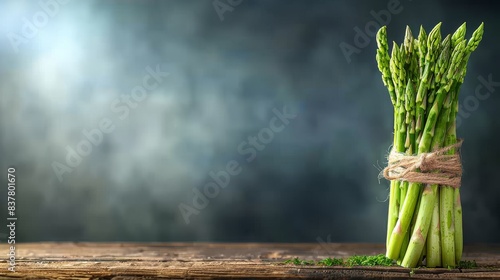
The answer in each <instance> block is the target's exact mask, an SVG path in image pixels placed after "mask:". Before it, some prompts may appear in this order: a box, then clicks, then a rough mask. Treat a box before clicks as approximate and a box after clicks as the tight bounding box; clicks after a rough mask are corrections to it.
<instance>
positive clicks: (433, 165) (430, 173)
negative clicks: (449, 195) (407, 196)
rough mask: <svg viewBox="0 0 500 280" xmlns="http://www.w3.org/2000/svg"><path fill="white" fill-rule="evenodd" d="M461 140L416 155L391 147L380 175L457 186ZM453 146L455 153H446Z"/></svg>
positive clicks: (389, 178) (460, 168)
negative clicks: (455, 149)
mask: <svg viewBox="0 0 500 280" xmlns="http://www.w3.org/2000/svg"><path fill="white" fill-rule="evenodd" d="M462 142H463V140H462V139H460V140H459V141H458V142H457V143H456V144H453V145H450V146H447V147H444V148H441V149H438V150H436V151H433V152H430V153H422V154H418V155H406V154H404V153H398V152H396V151H394V148H393V149H392V150H391V152H390V153H389V155H388V157H387V160H388V165H387V167H386V168H384V170H382V175H383V176H384V177H385V178H386V179H387V180H401V181H407V182H410V183H411V182H414V183H423V184H437V185H442V186H451V187H454V188H459V187H460V183H461V180H462V162H461V160H460V154H459V151H458V149H459V148H460V146H462ZM454 148H457V151H455V154H453V155H448V154H446V153H447V152H448V151H450V150H452V149H454Z"/></svg>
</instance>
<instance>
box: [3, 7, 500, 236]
mask: <svg viewBox="0 0 500 280" xmlns="http://www.w3.org/2000/svg"><path fill="white" fill-rule="evenodd" d="M221 1H222V2H224V3H226V1H225V0H221ZM388 3H389V1H368V0H366V1H307V0H302V1H291V0H286V1H285V0H282V1H264V0H260V1H256V0H254V1H251V0H245V1H243V2H242V3H241V4H240V5H238V6H236V7H234V9H233V10H232V11H231V12H226V13H224V14H223V17H224V19H223V20H221V18H220V17H219V16H218V14H217V12H216V11H215V9H214V7H213V5H212V1H193V0H191V1H186V0H182V1H181V0H178V1H70V2H68V3H67V4H64V5H62V4H61V5H60V10H59V11H58V13H56V14H55V15H54V16H52V17H50V19H49V21H48V23H47V24H46V25H45V26H43V28H40V30H39V31H38V34H37V35H36V36H35V37H34V38H30V39H28V40H27V42H25V43H23V44H22V45H20V46H19V49H18V52H17V53H16V52H14V49H13V47H12V45H11V43H10V41H9V39H8V36H7V34H8V33H11V34H12V33H16V34H22V27H23V24H24V22H23V17H26V18H28V19H31V18H32V16H33V15H34V14H36V13H37V12H38V11H40V9H41V8H40V6H39V4H37V1H17V0H16V1H14V0H11V1H2V2H1V3H0V34H1V35H2V36H1V37H0V89H1V91H0V94H1V98H0V102H1V104H0V125H1V126H0V133H1V138H0V140H1V146H0V162H1V165H0V167H1V170H0V174H1V175H0V179H1V182H2V183H1V185H2V187H1V188H0V194H1V197H2V199H1V202H0V207H1V208H0V209H2V210H1V213H2V216H1V217H2V218H1V220H5V216H6V213H5V212H6V211H5V210H4V209H5V208H6V201H5V199H4V198H5V196H6V169H7V167H8V166H15V167H16V168H17V176H18V193H17V203H18V204H17V207H18V210H17V214H18V218H19V221H18V228H17V238H18V240H19V241H42V240H61V241H65V240H75V241H81V240H88V241H121V240H126V241H264V242H316V240H317V239H318V237H319V238H321V239H323V240H325V241H326V240H327V236H330V238H331V239H330V240H331V241H332V242H348V241H350V242H384V240H385V231H386V211H387V202H386V201H385V199H386V197H387V195H388V182H387V181H385V180H381V181H380V183H379V181H378V179H377V175H378V172H379V169H380V168H381V167H382V166H383V165H384V162H385V159H384V156H385V155H386V153H387V151H388V148H389V145H390V144H391V139H392V105H391V104H390V101H389V96H388V94H387V91H386V89H385V87H384V86H383V84H382V82H381V79H380V74H379V72H378V70H377V67H376V63H375V49H376V44H375V41H374V39H373V37H370V42H369V44H368V45H367V46H366V47H364V48H361V50H360V51H361V52H360V53H359V54H354V55H352V56H351V57H350V58H351V62H350V63H348V61H347V60H346V58H345V57H344V55H343V54H342V52H341V50H340V48H339V44H340V43H342V42H345V43H348V44H351V45H354V36H355V31H354V28H355V27H359V28H361V29H364V27H365V26H366V24H367V23H369V22H371V21H374V18H373V17H372V15H371V14H370V11H375V12H378V11H380V10H382V9H387V4H388ZM473 3H474V2H473V1H409V0H401V1H400V6H401V7H402V11H401V12H400V13H398V14H393V15H392V16H391V20H390V22H389V24H388V34H389V40H390V41H392V40H395V41H397V42H401V41H402V40H403V35H404V29H405V26H406V25H407V24H408V25H410V27H411V28H412V30H413V31H414V33H415V34H418V28H419V26H420V24H423V26H424V27H425V28H426V29H427V30H428V31H430V29H431V28H432V27H433V26H434V25H435V24H436V23H438V22H440V21H442V22H443V26H442V33H443V34H448V33H451V32H453V31H454V30H455V29H456V28H457V27H458V26H459V25H460V24H461V23H463V22H464V21H466V22H467V24H468V32H467V37H470V34H471V33H472V30H474V29H475V28H476V27H477V26H478V25H479V24H480V23H481V22H482V21H484V22H485V34H484V39H483V41H482V42H481V44H480V46H479V48H478V49H477V51H476V52H475V53H474V54H473V55H472V57H471V59H470V63H469V69H468V73H467V78H466V80H465V84H464V86H463V87H462V90H461V100H464V99H465V98H466V97H467V96H474V89H475V88H476V86H478V85H480V81H479V80H478V77H479V76H482V77H485V78H487V77H488V75H492V79H493V80H494V81H500V72H499V70H498V67H497V63H498V61H499V55H498V50H499V49H500V41H499V40H498V38H499V35H500V34H499V30H500V21H499V20H498V13H499V12H500V10H499V9H498V7H497V6H496V5H497V4H496V2H493V1H482V2H480V3H481V4H473ZM157 64H160V65H161V67H163V68H162V69H168V71H169V73H170V76H169V77H168V78H167V79H165V81H163V82H162V83H161V85H160V86H159V87H158V88H157V89H155V90H153V91H151V92H149V94H148V96H147V98H146V99H145V100H144V101H142V102H141V103H139V104H138V106H137V108H135V109H133V110H131V112H130V115H129V116H128V118H126V119H125V120H123V121H121V120H118V119H117V118H116V115H115V114H114V113H112V112H111V111H110V108H109V105H110V103H111V102H112V101H113V100H114V99H116V98H117V97H118V96H119V95H120V94H129V93H130V90H131V89H132V88H133V87H134V86H136V85H138V84H141V82H142V77H144V75H145V74H146V72H145V69H146V67H147V66H148V65H149V66H152V67H153V68H154V67H155V66H156V65H157ZM493 89H494V90H495V92H493V93H492V94H491V95H490V96H489V97H488V98H487V99H486V100H480V101H479V102H478V104H476V105H477V106H476V107H477V108H474V110H465V113H467V114H470V115H469V116H468V117H467V118H464V119H463V120H462V125H461V126H460V128H459V130H458V134H459V136H460V137H462V138H464V139H465V142H464V146H463V152H462V155H463V163H464V168H465V173H464V176H463V187H462V201H463V211H464V235H465V242H468V243H471V242H500V239H499V235H498V232H500V204H499V203H498V199H499V196H500V187H499V183H498V182H499V181H498V177H497V176H498V170H499V167H500V160H499V156H500V148H499V145H498V143H499V142H498V137H500V133H499V132H500V121H499V118H498V115H497V114H498V108H500V97H499V94H498V91H499V90H500V87H496V88H493ZM470 98H472V97H470ZM471 100H472V99H471ZM471 104H472V103H471ZM472 105H474V104H472ZM472 105H471V106H472ZM283 106H287V108H289V109H290V110H291V111H293V112H295V113H296V114H297V117H296V118H295V119H294V120H292V121H291V122H290V124H289V125H287V126H286V127H285V129H284V130H283V131H282V132H280V133H277V134H276V135H275V137H274V138H273V141H272V142H271V143H269V144H267V145H266V147H265V149H264V150H263V151H259V152H258V154H257V157H256V159H255V160H253V161H251V162H248V163H247V162H246V161H245V158H246V156H244V155H241V154H240V153H238V151H237V147H238V145H239V144H240V143H242V142H243V141H246V140H247V138H248V137H249V136H252V135H256V134H257V133H258V132H259V131H260V130H261V129H263V128H265V127H267V126H268V123H269V121H270V120H271V118H272V117H273V113H272V110H273V108H277V109H278V110H282V109H283ZM471 106H469V107H468V108H469V109H470V108H472V107H471ZM462 111H464V110H462ZM105 117H110V118H112V119H113V121H114V124H115V125H116V128H115V130H114V131H113V132H112V133H110V134H106V135H105V136H104V140H103V142H102V143H101V144H99V145H98V146H94V147H93V150H92V153H91V154H90V155H89V156H87V157H85V158H84V159H83V161H82V163H81V164H80V165H78V166H77V167H76V168H74V169H73V172H71V173H66V174H64V175H63V181H62V182H60V181H59V180H58V179H57V177H56V175H55V173H54V171H53V169H52V166H51V164H52V163H53V162H54V161H58V162H61V163H64V157H65V155H66V151H65V147H66V146H68V145H69V146H71V147H75V145H76V144H77V143H78V142H79V141H80V140H82V139H83V136H82V130H83V129H92V128H96V127H97V126H98V123H99V121H100V120H101V119H102V118H105ZM230 160H236V161H238V162H239V163H240V164H241V166H242V172H241V174H239V175H237V176H234V177H232V178H231V182H230V185H229V186H227V187H226V188H225V189H222V191H221V192H220V194H219V195H218V196H217V197H216V198H213V199H210V203H209V205H208V207H206V208H205V209H203V210H201V211H200V213H199V214H198V215H192V216H191V217H190V218H191V219H190V223H189V224H188V225H187V224H186V223H185V222H184V220H183V218H182V215H181V214H180V212H179V209H178V207H179V204H180V203H186V204H187V203H189V204H191V200H192V197H193V192H192V189H193V188H197V189H201V188H203V186H204V185H205V184H206V183H207V182H210V181H211V178H210V177H209V175H208V174H209V172H210V171H212V170H213V171H218V170H221V169H222V168H224V166H225V165H226V163H227V162H228V161H230ZM0 233H1V231H0ZM0 239H4V238H1V236H0ZM2 242H3V241H2Z"/></svg>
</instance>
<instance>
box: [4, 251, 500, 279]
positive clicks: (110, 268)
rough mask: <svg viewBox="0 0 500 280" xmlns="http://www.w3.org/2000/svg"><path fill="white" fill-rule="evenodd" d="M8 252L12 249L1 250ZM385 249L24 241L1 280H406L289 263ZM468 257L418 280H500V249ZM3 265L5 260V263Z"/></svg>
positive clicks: (394, 274) (380, 272)
mask: <svg viewBox="0 0 500 280" xmlns="http://www.w3.org/2000/svg"><path fill="white" fill-rule="evenodd" d="M0 250H1V251H2V252H6V251H7V246H5V245H2V246H0ZM383 252H384V245H379V244H334V243H327V244H322V245H320V244H318V243H317V244H276V243H269V244H265V243H23V244H18V245H17V246H16V264H17V266H16V270H17V271H16V272H10V271H8V270H7V267H6V266H4V269H3V270H2V271H0V278H2V279H13V278H17V279H19V278H23V279H28V278H31V279H138V278H139V279H151V278H153V279H198V278H203V279H216V278H217V279H219V278H253V279H259V278H261V279H286V278H289V279H292V278H293V279H301V278H302V279H352V278H367V279H368V278H370V279H373V278H375V279H398V278H399V279H400V278H407V277H409V276H410V271H411V270H410V269H405V268H401V267H324V266H295V265H284V264H283V261H284V260H286V259H291V258H294V257H299V258H301V259H314V260H319V259H322V258H325V257H343V258H345V257H348V256H351V255H374V254H380V253H383ZM464 259H468V260H476V261H477V263H478V265H479V266H480V267H479V268H477V269H466V270H459V269H442V268H440V269H425V268H421V269H415V270H413V274H412V278H417V279H428V278H443V279H456V278H469V279H473V278H483V279H485V278H487V279H494V278H496V279H500V245H472V246H466V248H465V255H464ZM4 263H5V262H4Z"/></svg>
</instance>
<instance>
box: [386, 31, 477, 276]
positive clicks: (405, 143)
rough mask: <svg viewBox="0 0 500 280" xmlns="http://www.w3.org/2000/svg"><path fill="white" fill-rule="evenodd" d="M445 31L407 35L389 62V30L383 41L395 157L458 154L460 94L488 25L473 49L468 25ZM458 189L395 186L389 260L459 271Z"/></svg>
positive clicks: (391, 200) (415, 184)
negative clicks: (471, 61)
mask: <svg viewBox="0 0 500 280" xmlns="http://www.w3.org/2000/svg"><path fill="white" fill-rule="evenodd" d="M440 27H441V23H439V24H437V25H436V26H435V27H434V28H433V29H432V31H431V32H430V33H429V34H427V33H426V31H425V30H424V28H423V27H420V32H419V35H418V38H414V37H413V35H412V32H411V30H410V28H409V27H407V28H406V34H405V38H404V42H403V43H402V44H401V45H398V44H396V43H393V48H392V53H391V55H390V56H389V48H388V43H387V31H386V27H385V26H384V27H382V28H380V30H379V31H378V33H377V45H378V49H377V55H376V59H377V63H378V68H379V70H380V72H381V73H382V81H383V83H384V85H385V86H386V87H387V89H388V91H389V96H390V98H391V102H392V104H393V106H394V144H393V152H396V153H401V154H405V155H410V156H412V155H413V156H415V157H416V156H418V155H428V154H429V153H432V152H434V151H436V150H439V149H440V148H442V147H448V149H445V150H441V152H442V151H445V152H446V153H447V154H450V155H456V153H457V151H456V147H457V145H456V143H457V137H456V114H457V112H458V93H459V90H460V86H461V85H462V83H463V81H464V77H465V74H466V68H467V63H468V60H469V57H470V55H471V53H472V52H473V51H474V50H475V49H476V48H477V46H478V44H479V42H480V41H481V38H482V35H483V24H481V25H480V26H479V28H477V30H475V31H474V32H473V34H472V38H471V39H470V40H468V41H467V40H466V39H465V31H466V25H465V23H464V24H462V25H461V26H460V27H459V28H458V29H457V30H456V31H455V33H453V34H452V35H448V36H446V37H445V38H444V39H443V40H442V39H441V32H440ZM389 162H390V159H389ZM417 167H418V166H417ZM459 168H460V172H461V166H459ZM416 172H420V169H418V168H417V169H416ZM433 172H435V173H439V170H435V171H433ZM459 175H461V173H459ZM386 178H387V176H386ZM458 180H460V177H459V178H458ZM458 187H459V183H458V185H455V186H447V185H438V184H429V183H427V184H422V182H414V181H413V182H409V180H405V179H404V178H402V179H401V178H400V179H399V180H392V181H391V185H390V195H389V214H388V222H387V240H386V242H387V253H386V255H387V257H388V258H391V259H393V260H396V261H397V262H398V264H400V265H402V266H404V267H417V266H420V265H422V264H423V261H424V259H425V265H426V266H427V267H455V266H456V265H457V264H458V262H459V261H460V259H461V257H462V249H463V234H462V208H461V204H460V189H459V188H458Z"/></svg>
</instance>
